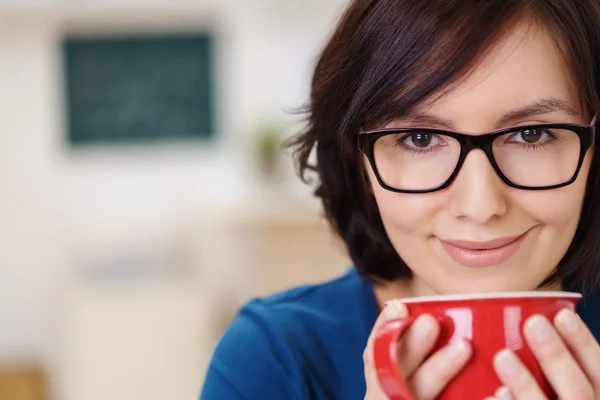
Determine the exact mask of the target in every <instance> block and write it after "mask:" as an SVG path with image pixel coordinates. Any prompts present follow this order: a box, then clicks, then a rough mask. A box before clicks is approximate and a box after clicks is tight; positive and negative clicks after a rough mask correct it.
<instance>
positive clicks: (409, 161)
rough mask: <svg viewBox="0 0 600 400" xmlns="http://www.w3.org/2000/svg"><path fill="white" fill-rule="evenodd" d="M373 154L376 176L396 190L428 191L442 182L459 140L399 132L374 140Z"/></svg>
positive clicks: (451, 167)
mask: <svg viewBox="0 0 600 400" xmlns="http://www.w3.org/2000/svg"><path fill="white" fill-rule="evenodd" d="M373 156H374V159H375V164H376V167H377V171H378V172H379V176H380V177H381V179H382V180H383V181H384V182H385V183H386V184H387V185H388V186H391V187H393V188H395V189H400V190H429V189H434V188H436V187H438V186H440V185H442V184H444V183H445V182H446V181H447V180H448V178H450V176H451V175H452V172H453V171H454V169H455V168H456V164H457V163H458V159H459V158H460V143H459V142H458V141H457V140H456V139H453V138H451V137H449V136H445V135H440V134H434V133H429V132H419V131H415V132H403V133H394V134H389V135H385V136H382V137H380V138H378V139H377V140H376V141H375V144H374V147H373Z"/></svg>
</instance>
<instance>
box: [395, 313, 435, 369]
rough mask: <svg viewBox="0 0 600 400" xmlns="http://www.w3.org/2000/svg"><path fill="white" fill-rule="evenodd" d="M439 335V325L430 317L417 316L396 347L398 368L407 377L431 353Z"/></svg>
mask: <svg viewBox="0 0 600 400" xmlns="http://www.w3.org/2000/svg"><path fill="white" fill-rule="evenodd" d="M439 334H440V324H439V323H438V321H437V320H436V319H435V318H434V317H432V316H431V315H421V316H419V317H418V318H417V319H416V320H415V322H414V324H413V325H412V326H411V327H410V328H409V329H408V331H407V332H406V334H405V335H404V336H403V338H402V340H401V341H400V343H399V345H398V360H399V368H400V371H401V372H402V375H403V376H404V377H405V378H407V377H409V376H410V375H411V374H412V373H413V372H414V371H415V370H416V369H417V367H418V366H419V365H421V364H422V363H423V361H424V360H425V358H427V356H428V355H429V354H430V353H431V351H432V349H433V346H434V345H435V342H436V340H437V338H438V336H439Z"/></svg>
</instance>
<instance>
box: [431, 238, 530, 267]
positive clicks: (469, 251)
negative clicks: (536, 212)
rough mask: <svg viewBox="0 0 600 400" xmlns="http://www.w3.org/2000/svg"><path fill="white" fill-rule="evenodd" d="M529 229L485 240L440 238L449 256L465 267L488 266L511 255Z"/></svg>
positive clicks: (498, 262) (517, 248)
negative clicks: (521, 232)
mask: <svg viewBox="0 0 600 400" xmlns="http://www.w3.org/2000/svg"><path fill="white" fill-rule="evenodd" d="M528 233H529V231H527V232H525V233H524V234H522V235H518V236H509V237H503V238H499V239H494V240H489V241H486V242H475V241H470V240H440V242H441V244H442V247H443V248H444V250H445V251H446V253H448V255H449V256H450V258H452V259H453V260H454V261H456V262H457V263H459V264H462V265H465V266H467V267H490V266H493V265H497V264H500V263H502V262H504V261H506V260H508V259H509V258H510V257H512V256H513V255H514V254H515V253H516V252H517V250H519V248H520V247H521V244H522V243H523V241H524V240H525V237H526V236H527V234H528Z"/></svg>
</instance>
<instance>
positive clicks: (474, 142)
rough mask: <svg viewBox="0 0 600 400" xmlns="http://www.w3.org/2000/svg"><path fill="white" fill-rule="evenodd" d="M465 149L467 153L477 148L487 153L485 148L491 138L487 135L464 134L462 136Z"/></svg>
mask: <svg viewBox="0 0 600 400" xmlns="http://www.w3.org/2000/svg"><path fill="white" fill-rule="evenodd" d="M462 139H463V144H464V146H465V150H466V151H467V153H469V152H470V151H471V150H475V149H479V150H483V151H484V152H486V153H487V151H486V150H487V148H488V147H489V146H490V144H491V142H492V140H493V138H492V137H491V136H489V135H479V136H470V135H464V136H463V137H462Z"/></svg>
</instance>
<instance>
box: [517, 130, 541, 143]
mask: <svg viewBox="0 0 600 400" xmlns="http://www.w3.org/2000/svg"><path fill="white" fill-rule="evenodd" d="M544 135H545V132H544V131H543V130H542V129H539V128H532V129H525V130H522V131H521V132H519V133H518V134H517V135H515V136H516V137H519V136H520V138H521V139H523V141H524V142H527V143H536V142H539V141H540V139H541V138H542V137H543V136H544Z"/></svg>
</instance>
